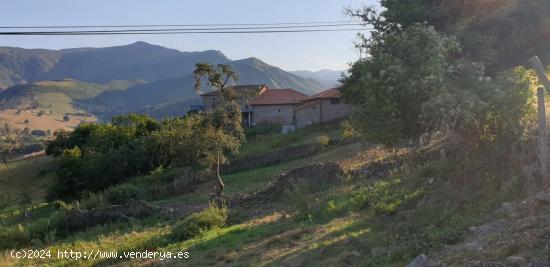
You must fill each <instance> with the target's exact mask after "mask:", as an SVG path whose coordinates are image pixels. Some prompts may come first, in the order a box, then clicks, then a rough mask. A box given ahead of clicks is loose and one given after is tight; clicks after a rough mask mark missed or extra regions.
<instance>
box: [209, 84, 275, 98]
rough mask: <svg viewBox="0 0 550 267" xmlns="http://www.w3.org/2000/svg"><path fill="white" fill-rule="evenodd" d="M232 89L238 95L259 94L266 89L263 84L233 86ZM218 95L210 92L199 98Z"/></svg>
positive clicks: (216, 92)
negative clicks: (240, 92) (240, 93)
mask: <svg viewBox="0 0 550 267" xmlns="http://www.w3.org/2000/svg"><path fill="white" fill-rule="evenodd" d="M232 87H233V89H235V91H237V93H239V91H243V92H245V91H255V92H256V93H260V92H261V91H262V90H263V89H264V88H266V89H267V88H268V87H267V85H265V84H248V85H235V86H232ZM217 95H218V91H217V90H214V91H211V92H207V93H204V94H201V96H217Z"/></svg>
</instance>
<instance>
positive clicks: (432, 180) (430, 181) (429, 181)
mask: <svg viewBox="0 0 550 267" xmlns="http://www.w3.org/2000/svg"><path fill="white" fill-rule="evenodd" d="M434 181H435V179H434V178H433V177H431V178H430V179H428V180H427V181H426V182H425V183H424V185H431V184H433V183H434Z"/></svg>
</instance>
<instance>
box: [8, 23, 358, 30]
mask: <svg viewBox="0 0 550 267" xmlns="http://www.w3.org/2000/svg"><path fill="white" fill-rule="evenodd" d="M348 23H358V22H357V21H309V22H275V23H219V24H142V25H52V26H0V29H78V28H153V27H220V26H221V27H224V26H269V25H272V26H276V25H309V24H348Z"/></svg>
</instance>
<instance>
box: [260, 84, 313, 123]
mask: <svg viewBox="0 0 550 267" xmlns="http://www.w3.org/2000/svg"><path fill="white" fill-rule="evenodd" d="M306 98H307V95H305V94H302V93H300V92H298V91H295V90H293V89H271V90H266V91H264V92H263V93H262V94H260V95H259V96H257V97H256V98H254V99H253V100H252V101H251V102H250V104H251V106H252V110H253V118H254V122H253V124H254V125H255V124H260V123H274V124H280V125H295V123H296V116H295V115H296V108H297V107H299V106H300V105H301V104H302V100H304V99H306Z"/></svg>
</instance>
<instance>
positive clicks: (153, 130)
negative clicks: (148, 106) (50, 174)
mask: <svg viewBox="0 0 550 267" xmlns="http://www.w3.org/2000/svg"><path fill="white" fill-rule="evenodd" d="M220 113H221V112H220ZM224 118H226V117H223V118H222V117H216V116H215V115H213V114H210V113H207V114H198V115H192V116H187V117H184V118H174V119H166V120H163V121H157V120H155V119H153V118H151V117H149V116H147V115H139V114H128V115H124V116H118V117H115V118H113V120H112V122H111V123H109V124H83V125H81V126H79V127H77V128H76V129H75V130H74V131H73V132H72V133H68V132H58V133H57V134H56V138H55V140H54V141H52V142H51V143H50V144H49V145H48V147H47V149H46V153H47V154H48V155H53V156H54V157H56V162H55V164H56V174H57V175H56V176H57V182H56V183H55V184H54V185H52V187H51V188H50V194H49V199H56V198H63V199H75V198H79V197H80V195H81V193H83V192H85V191H89V192H98V191H100V190H103V189H105V188H107V187H110V186H113V185H116V184H119V183H121V182H123V181H125V180H127V179H128V178H129V177H132V176H136V175H144V174H149V173H151V172H153V171H157V172H158V171H161V170H162V169H163V168H165V167H168V166H182V167H189V168H191V169H193V170H195V171H199V170H202V169H205V168H209V167H211V166H212V165H213V164H214V163H216V162H217V161H218V159H219V160H220V162H221V163H223V162H225V161H226V160H227V157H226V155H230V154H233V153H236V152H237V151H238V148H239V146H240V143H241V141H242V136H241V135H242V127H241V126H240V125H239V127H241V128H239V127H233V126H231V125H232V122H231V121H230V120H227V118H226V119H224ZM239 121H240V120H239ZM228 128H231V129H232V130H231V131H230V132H229V133H228V132H227V129H228ZM239 129H241V130H239ZM232 134H236V136H233V135H232ZM121 190H122V189H121ZM115 202H116V203H118V202H119V201H118V200H117V201H115Z"/></svg>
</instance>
